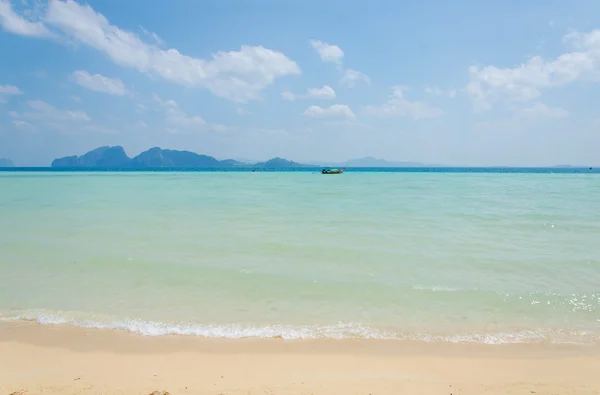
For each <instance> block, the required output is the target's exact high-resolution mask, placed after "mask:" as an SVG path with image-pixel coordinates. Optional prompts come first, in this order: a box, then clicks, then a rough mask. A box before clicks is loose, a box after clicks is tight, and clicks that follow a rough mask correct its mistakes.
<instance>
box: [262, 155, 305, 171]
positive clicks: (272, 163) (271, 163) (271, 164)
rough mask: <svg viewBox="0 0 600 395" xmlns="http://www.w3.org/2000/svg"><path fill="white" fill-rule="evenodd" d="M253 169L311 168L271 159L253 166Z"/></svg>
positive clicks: (288, 161)
mask: <svg viewBox="0 0 600 395" xmlns="http://www.w3.org/2000/svg"><path fill="white" fill-rule="evenodd" d="M253 167H257V168H268V169H282V168H290V167H312V166H310V165H303V164H301V163H296V162H293V161H290V160H286V159H283V158H273V159H271V160H268V161H266V162H259V163H257V164H255V165H254V166H253Z"/></svg>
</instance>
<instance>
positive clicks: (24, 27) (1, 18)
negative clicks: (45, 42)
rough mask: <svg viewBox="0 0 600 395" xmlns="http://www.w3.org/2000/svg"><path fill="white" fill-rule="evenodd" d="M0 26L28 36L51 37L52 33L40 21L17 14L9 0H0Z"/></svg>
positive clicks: (10, 31)
mask: <svg viewBox="0 0 600 395" xmlns="http://www.w3.org/2000/svg"><path fill="white" fill-rule="evenodd" d="M0 26H2V28H3V29H4V30H5V31H7V32H9V33H13V34H18V35H20V36H29V37H52V36H53V34H52V32H51V31H50V30H48V29H47V28H46V26H44V24H43V23H42V22H39V21H30V20H27V19H25V18H24V17H22V16H20V15H18V14H17V13H16V12H15V11H14V10H13V9H12V6H11V4H10V1H9V0H0Z"/></svg>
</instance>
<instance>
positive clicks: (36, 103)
mask: <svg viewBox="0 0 600 395" xmlns="http://www.w3.org/2000/svg"><path fill="white" fill-rule="evenodd" d="M27 105H28V106H29V108H30V109H31V110H32V111H27V112H25V113H23V115H24V116H25V117H27V118H32V119H40V120H45V121H89V120H90V117H89V116H88V115H87V114H86V113H85V112H83V111H72V110H59V109H57V108H55V107H54V106H51V105H50V104H48V103H46V102H44V101H41V100H29V101H27Z"/></svg>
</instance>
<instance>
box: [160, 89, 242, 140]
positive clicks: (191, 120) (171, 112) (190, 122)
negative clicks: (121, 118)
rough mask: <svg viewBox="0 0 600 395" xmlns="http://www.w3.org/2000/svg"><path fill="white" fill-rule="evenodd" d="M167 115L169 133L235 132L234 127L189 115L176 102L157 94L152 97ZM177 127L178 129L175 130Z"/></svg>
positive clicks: (167, 130)
mask: <svg viewBox="0 0 600 395" xmlns="http://www.w3.org/2000/svg"><path fill="white" fill-rule="evenodd" d="M152 97H153V99H154V100H155V101H156V102H158V103H159V104H160V105H161V107H162V108H163V110H164V111H165V113H166V118H165V121H166V123H167V124H169V125H170V126H169V127H167V129H165V131H166V132H167V133H181V131H182V130H184V131H189V130H190V128H193V129H194V130H212V131H215V132H229V131H233V130H235V128H234V127H232V126H227V125H222V124H218V123H209V122H206V121H205V120H204V119H203V118H202V117H201V116H198V115H188V114H186V113H185V111H183V110H182V109H181V108H180V107H179V104H177V102H176V101H175V100H163V99H161V98H160V96H158V95H157V94H156V93H154V94H153V95H152ZM175 127H177V128H175Z"/></svg>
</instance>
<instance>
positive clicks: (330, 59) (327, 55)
mask: <svg viewBox="0 0 600 395" xmlns="http://www.w3.org/2000/svg"><path fill="white" fill-rule="evenodd" d="M310 45H311V47H313V49H314V50H315V51H317V53H318V54H319V56H320V57H321V60H322V61H323V62H327V63H337V64H341V63H342V60H343V59H344V51H342V49H341V48H340V47H338V46H337V45H331V44H327V43H324V42H322V41H319V40H310Z"/></svg>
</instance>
